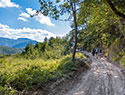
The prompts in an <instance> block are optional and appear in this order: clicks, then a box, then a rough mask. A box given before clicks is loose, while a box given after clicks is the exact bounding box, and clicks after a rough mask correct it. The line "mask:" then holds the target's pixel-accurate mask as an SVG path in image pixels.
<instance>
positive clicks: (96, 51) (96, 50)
mask: <svg viewBox="0 0 125 95" xmlns="http://www.w3.org/2000/svg"><path fill="white" fill-rule="evenodd" d="M95 54H96V58H98V49H97V48H95Z"/></svg>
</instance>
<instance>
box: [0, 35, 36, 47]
mask: <svg viewBox="0 0 125 95" xmlns="http://www.w3.org/2000/svg"><path fill="white" fill-rule="evenodd" d="M28 43H32V44H33V45H34V44H36V43H37V41H35V40H31V39H28V38H18V39H9V38H3V37H0V46H5V47H11V48H25V47H26V45H27V44H28Z"/></svg>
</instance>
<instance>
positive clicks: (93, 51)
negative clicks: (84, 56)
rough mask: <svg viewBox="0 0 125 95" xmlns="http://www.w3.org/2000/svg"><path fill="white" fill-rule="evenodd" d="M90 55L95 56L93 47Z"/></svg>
mask: <svg viewBox="0 0 125 95" xmlns="http://www.w3.org/2000/svg"><path fill="white" fill-rule="evenodd" d="M92 55H93V56H95V48H93V49H92Z"/></svg>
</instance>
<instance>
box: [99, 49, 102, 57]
mask: <svg viewBox="0 0 125 95" xmlns="http://www.w3.org/2000/svg"><path fill="white" fill-rule="evenodd" d="M99 56H100V58H101V57H102V49H100V50H99Z"/></svg>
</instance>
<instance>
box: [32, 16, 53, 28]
mask: <svg viewBox="0 0 125 95" xmlns="http://www.w3.org/2000/svg"><path fill="white" fill-rule="evenodd" d="M34 18H35V20H36V21H39V22H40V23H41V24H46V25H49V26H55V24H53V23H52V22H51V20H50V18H49V17H47V16H44V15H43V14H38V15H37V16H35V17H34Z"/></svg>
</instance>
